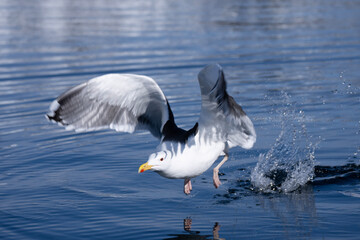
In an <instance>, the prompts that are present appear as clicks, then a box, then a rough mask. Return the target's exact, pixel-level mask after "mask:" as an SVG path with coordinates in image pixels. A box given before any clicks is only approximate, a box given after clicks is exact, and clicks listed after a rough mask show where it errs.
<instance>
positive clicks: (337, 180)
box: [311, 164, 360, 186]
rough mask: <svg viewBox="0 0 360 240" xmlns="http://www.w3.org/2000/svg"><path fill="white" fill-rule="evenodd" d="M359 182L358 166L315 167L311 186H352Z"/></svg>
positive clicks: (359, 167)
mask: <svg viewBox="0 0 360 240" xmlns="http://www.w3.org/2000/svg"><path fill="white" fill-rule="evenodd" d="M359 181H360V165H356V164H347V165H344V166H315V178H314V180H313V181H312V183H311V184H312V185H314V186H317V185H329V184H352V183H358V182H359Z"/></svg>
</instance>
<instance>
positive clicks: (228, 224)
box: [0, 0, 360, 239]
mask: <svg viewBox="0 0 360 240" xmlns="http://www.w3.org/2000/svg"><path fill="white" fill-rule="evenodd" d="M359 11H360V3H359V1H356V0H348V1H335V0H334V1H333V0H330V1H328V0H327V1H325V0H315V1H314V0H313V1H307V0H306V1H196V2H193V1H181V2H180V1H118V2H115V1H70V0H69V1H53V0H50V1H25V0H12V1H10V0H1V1H0V93H1V94H0V199H1V200H0V238H4V239H84V238H86V239H201V238H203V239H212V238H213V237H215V238H216V237H217V235H218V236H219V237H220V238H225V239H240V238H244V239H357V238H358V235H359V232H360V230H359V229H360V224H359V217H360V207H359V206H360V200H359V198H360V181H359V179H360V177H359V174H360V169H359V168H360V167H359V165H360V162H359V154H360V153H359V151H360V138H359V134H360V122H359V121H360V118H359V116H360V108H359V103H360V89H359V88H360V71H359V66H360V32H359V29H360V15H359ZM215 62H217V63H220V64H221V65H222V66H223V68H224V70H225V75H226V78H227V80H228V87H229V89H228V91H229V93H230V94H231V95H232V96H233V97H234V98H235V99H236V101H237V102H239V103H240V104H242V105H243V107H244V110H245V111H246V113H247V114H248V115H249V116H250V118H251V119H252V120H253V122H254V125H255V127H256V130H257V135H258V140H257V142H256V144H255V146H254V148H253V149H250V150H243V149H240V148H233V149H231V151H230V160H229V161H228V162H227V163H226V164H225V166H223V167H222V168H221V169H220V171H221V173H222V175H221V176H220V179H221V180H222V183H223V185H221V186H220V188H219V189H214V187H213V186H212V176H211V175H212V171H211V170H209V171H207V172H206V173H204V174H203V175H201V176H199V177H198V178H196V179H195V181H194V183H193V192H192V194H191V195H190V196H185V195H184V194H183V193H182V185H183V182H182V181H181V180H170V179H165V178H162V177H160V176H158V175H157V174H155V173H144V174H137V169H138V167H139V165H140V164H142V163H143V162H144V161H146V159H147V157H148V155H149V154H150V153H151V152H152V151H153V149H154V148H155V147H156V146H157V141H156V140H155V139H154V138H153V137H152V136H151V135H150V134H147V133H144V132H139V133H137V134H134V135H129V134H119V133H116V132H113V131H99V132H92V133H75V132H71V131H65V130H64V129H62V128H60V127H58V126H57V125H54V124H51V123H49V122H47V121H46V119H45V117H44V115H45V113H46V112H47V111H48V107H49V105H50V103H51V101H52V100H53V99H54V98H56V97H57V96H58V95H59V94H61V93H62V92H63V91H65V90H67V89H68V88H70V87H72V86H74V85H77V84H79V83H81V82H83V81H85V80H88V79H90V78H92V77H95V76H98V75H101V74H105V73H110V72H118V73H136V74H145V75H148V76H151V77H153V78H154V79H156V81H157V82H158V83H159V85H160V87H161V88H162V89H163V91H164V93H165V95H166V96H167V97H168V99H169V102H170V104H171V107H172V109H173V112H174V114H175V117H176V121H177V123H178V125H179V126H181V127H183V128H187V129H188V128H191V127H192V126H193V124H194V123H195V122H196V121H197V119H198V116H199V111H200V90H199V87H198V83H197V81H196V75H197V73H198V72H199V70H200V69H201V68H202V67H203V66H205V65H206V64H209V63H215ZM262 173H264V174H262ZM254 177H255V178H254ZM256 177H258V178H256ZM256 179H258V180H259V181H257V180H256ZM308 180H310V182H308ZM306 182H307V183H306ZM259 183H268V184H263V185H261V184H260V185H259Z"/></svg>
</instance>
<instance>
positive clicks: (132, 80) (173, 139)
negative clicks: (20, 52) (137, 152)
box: [47, 64, 256, 194]
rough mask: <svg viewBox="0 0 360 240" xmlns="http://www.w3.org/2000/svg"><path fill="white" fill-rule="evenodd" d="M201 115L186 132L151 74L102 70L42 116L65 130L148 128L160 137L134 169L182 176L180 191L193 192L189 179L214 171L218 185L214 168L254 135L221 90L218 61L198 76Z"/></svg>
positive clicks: (250, 142) (248, 143) (238, 108)
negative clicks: (158, 142) (230, 151)
mask: <svg viewBox="0 0 360 240" xmlns="http://www.w3.org/2000/svg"><path fill="white" fill-rule="evenodd" d="M198 81H199V85H200V91H201V100H202V103H201V113H200V117H199V120H198V122H197V123H195V125H194V127H192V128H191V129H190V130H184V129H181V128H179V127H178V126H177V125H176V123H175V119H174V115H173V112H172V110H171V108H170V104H169V102H168V100H167V98H166V97H165V95H164V93H163V92H162V90H161V89H160V87H159V85H158V84H157V83H156V82H155V81H154V80H153V79H152V78H150V77H147V76H143V75H135V74H106V75H102V76H99V77H96V78H93V79H90V80H89V81H87V82H85V83H82V84H80V85H78V86H75V87H73V88H71V89H70V90H68V91H66V92H65V93H63V94H62V95H60V96H59V97H58V98H57V99H56V100H54V101H53V102H52V103H51V105H50V112H49V113H48V114H47V118H48V119H49V120H51V121H53V122H57V123H58V124H59V125H61V126H64V127H65V128H66V129H67V130H75V131H77V132H80V131H94V130H100V129H114V130H116V131H118V132H128V133H133V132H134V131H136V130H148V131H150V133H151V134H152V135H153V136H155V137H156V138H158V139H159V140H160V144H159V145H158V147H157V148H156V150H155V152H154V153H152V154H150V156H149V158H148V161H147V162H146V163H144V164H142V165H141V166H140V167H139V170H138V172H139V173H142V172H144V171H147V170H152V171H154V172H157V173H158V174H159V175H161V176H163V177H166V178H171V179H184V193H185V194H190V192H191V190H192V184H191V179H192V178H195V177H197V176H199V175H201V174H202V173H203V172H205V171H206V170H208V169H209V168H210V167H211V166H212V165H213V164H214V162H215V161H216V160H217V159H218V158H219V156H224V157H223V159H222V160H221V161H220V163H219V164H218V165H217V166H216V167H215V168H214V169H213V184H214V186H215V188H218V187H219V186H220V184H221V182H220V180H219V169H220V167H221V166H222V165H223V164H224V163H225V162H226V161H227V160H228V157H229V154H228V153H229V149H230V148H232V147H235V146H240V147H242V148H244V149H250V148H252V146H253V145H254V143H255V141H256V133H255V129H254V126H253V123H252V122H251V120H250V118H249V117H248V116H247V115H246V113H245V112H244V110H243V109H242V107H241V106H240V105H239V104H237V103H236V102H235V100H234V98H233V97H231V96H230V95H229V94H228V93H227V91H226V81H225V76H224V71H223V69H222V67H221V66H220V65H218V64H211V65H208V66H206V67H204V68H203V69H202V70H201V71H200V72H199V74H198Z"/></svg>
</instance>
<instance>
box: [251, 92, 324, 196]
mask: <svg viewBox="0 0 360 240" xmlns="http://www.w3.org/2000/svg"><path fill="white" fill-rule="evenodd" d="M281 99H282V101H281V106H280V107H277V110H275V112H276V115H277V116H280V119H279V121H280V124H281V131H280V134H279V136H278V137H277V139H276V141H275V143H274V145H273V146H272V147H271V148H270V150H269V151H268V152H267V153H265V154H260V156H259V160H258V162H257V164H256V166H255V168H254V169H253V170H252V172H251V177H250V178H251V182H252V184H253V186H254V187H255V188H256V189H257V190H260V191H263V192H272V191H279V192H291V191H294V190H296V189H298V188H299V187H300V186H302V185H304V184H306V183H307V182H309V181H310V180H312V179H313V177H314V165H315V160H314V156H315V155H314V153H315V148H316V145H317V144H313V143H312V141H311V140H312V139H311V137H309V136H308V134H307V130H306V126H305V113H304V112H303V111H302V110H300V111H296V110H295V107H294V104H292V103H291V102H290V96H289V95H288V94H287V93H284V92H282V94H281Z"/></svg>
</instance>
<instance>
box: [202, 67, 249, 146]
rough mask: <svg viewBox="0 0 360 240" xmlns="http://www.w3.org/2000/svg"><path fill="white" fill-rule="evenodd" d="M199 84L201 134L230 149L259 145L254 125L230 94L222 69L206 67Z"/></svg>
mask: <svg viewBox="0 0 360 240" xmlns="http://www.w3.org/2000/svg"><path fill="white" fill-rule="evenodd" d="M198 80H199V84H200V90H201V97H202V105H201V114H200V119H199V131H201V132H202V134H203V135H205V136H207V137H209V138H212V139H214V138H216V139H217V140H223V141H226V142H227V143H228V146H229V147H234V146H241V147H243V148H246V149H249V148H251V147H252V146H253V145H254V143H255V141H256V133H255V129H254V125H253V123H252V122H251V120H250V118H249V117H248V116H247V115H246V114H245V112H244V111H243V109H242V108H241V106H240V105H238V104H237V103H236V102H235V100H234V98H233V97H231V96H229V94H228V93H227V91H226V81H225V77H224V72H223V70H222V68H221V66H220V65H218V64H212V65H208V66H206V67H205V68H204V69H202V70H201V71H200V73H199V75H198Z"/></svg>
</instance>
